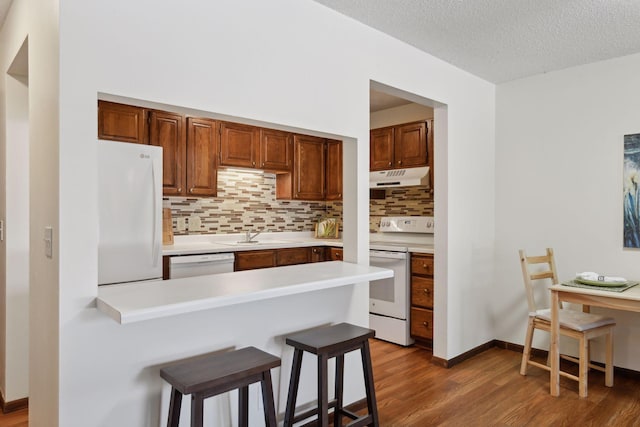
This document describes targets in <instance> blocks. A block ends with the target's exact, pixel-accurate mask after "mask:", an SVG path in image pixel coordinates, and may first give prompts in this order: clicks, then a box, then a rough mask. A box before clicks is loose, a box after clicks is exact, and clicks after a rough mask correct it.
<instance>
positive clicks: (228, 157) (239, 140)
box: [220, 122, 260, 168]
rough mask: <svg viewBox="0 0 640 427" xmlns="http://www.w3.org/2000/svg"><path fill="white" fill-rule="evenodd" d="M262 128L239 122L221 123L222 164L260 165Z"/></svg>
mask: <svg viewBox="0 0 640 427" xmlns="http://www.w3.org/2000/svg"><path fill="white" fill-rule="evenodd" d="M259 144H260V128H257V127H255V126H249V125H242V124H238V123H229V122H222V123H221V124H220V166H236V167H243V168H255V167H258V163H257V162H258V156H259Z"/></svg>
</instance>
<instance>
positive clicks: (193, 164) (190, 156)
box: [187, 117, 218, 196]
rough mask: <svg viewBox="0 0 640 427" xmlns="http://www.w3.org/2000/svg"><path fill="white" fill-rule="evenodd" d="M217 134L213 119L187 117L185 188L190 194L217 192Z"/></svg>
mask: <svg viewBox="0 0 640 427" xmlns="http://www.w3.org/2000/svg"><path fill="white" fill-rule="evenodd" d="M217 136H218V133H217V132H216V121H215V120H209V119H196V118H192V117H189V118H188V119H187V188H188V195H190V196H215V195H216V194H217V190H218V180H217V173H216V152H217V147H218V143H217Z"/></svg>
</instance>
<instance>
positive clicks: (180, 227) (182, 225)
mask: <svg viewBox="0 0 640 427" xmlns="http://www.w3.org/2000/svg"><path fill="white" fill-rule="evenodd" d="M186 228H187V224H186V221H185V217H183V216H179V217H178V218H176V230H177V231H184V230H185V229H186Z"/></svg>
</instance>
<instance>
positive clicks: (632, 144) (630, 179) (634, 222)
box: [623, 133, 640, 248]
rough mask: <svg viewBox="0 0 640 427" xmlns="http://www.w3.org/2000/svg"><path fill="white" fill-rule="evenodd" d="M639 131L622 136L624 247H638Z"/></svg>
mask: <svg viewBox="0 0 640 427" xmlns="http://www.w3.org/2000/svg"><path fill="white" fill-rule="evenodd" d="M639 174H640V133H636V134H633V135H625V136H624V186H623V192H624V197H623V207H624V247H625V248H640V185H639V184H640V175H639Z"/></svg>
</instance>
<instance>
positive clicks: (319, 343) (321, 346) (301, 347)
mask: <svg viewBox="0 0 640 427" xmlns="http://www.w3.org/2000/svg"><path fill="white" fill-rule="evenodd" d="M374 335H375V331H373V330H372V329H367V328H362V327H360V326H355V325H351V324H349V323H340V324H337V325H332V326H326V327H321V328H317V329H312V330H309V331H304V332H300V333H298V334H294V335H291V336H289V337H287V339H286V343H287V344H289V345H290V346H293V347H294V353H293V365H292V368H291V380H290V382H289V396H288V399H287V409H286V411H285V416H284V427H292V426H293V424H294V423H296V422H298V421H301V420H304V419H306V418H309V417H312V416H314V415H317V417H318V423H317V425H318V426H321V427H325V426H327V425H328V424H329V409H330V408H333V410H334V412H333V425H334V426H335V427H339V426H342V417H343V416H346V417H349V418H351V419H352V420H353V421H351V422H350V423H349V424H348V426H368V425H373V426H376V427H377V426H378V425H379V421H378V409H377V403H376V394H375V389H374V384H373V369H372V366H371V353H370V351H369V338H373V336H374ZM354 350H360V354H361V357H362V368H363V371H364V384H365V389H366V394H367V408H368V411H369V413H368V414H367V415H364V416H361V417H360V416H358V415H356V414H354V413H353V412H350V411H348V410H346V409H344V407H343V401H342V399H343V395H342V388H343V387H342V386H343V382H344V355H345V354H346V353H349V352H351V351H354ZM305 351H307V352H309V353H312V354H315V355H317V356H318V407H317V408H315V409H311V410H309V411H306V412H303V413H300V414H298V415H295V410H296V400H297V397H298V385H299V382H300V368H301V366H302V356H303V353H304V352H305ZM332 357H335V358H336V377H335V396H334V399H333V400H332V401H329V399H328V385H327V384H328V382H327V363H328V361H329V359H330V358H332Z"/></svg>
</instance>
